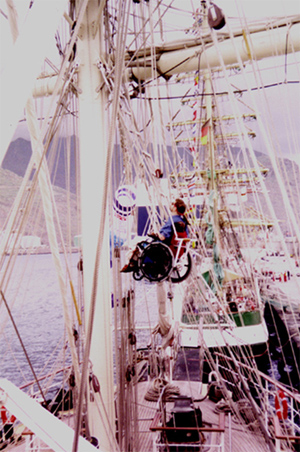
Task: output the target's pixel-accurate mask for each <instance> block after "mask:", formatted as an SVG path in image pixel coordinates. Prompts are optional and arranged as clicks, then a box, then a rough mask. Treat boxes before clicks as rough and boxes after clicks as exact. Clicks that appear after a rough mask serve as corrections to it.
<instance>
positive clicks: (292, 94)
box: [0, 0, 300, 162]
mask: <svg viewBox="0 0 300 452" xmlns="http://www.w3.org/2000/svg"><path fill="white" fill-rule="evenodd" d="M35 1H39V0H35ZM44 1H45V0H44ZM49 1H51V2H53V3H54V2H55V0H49ZM153 1H154V0H153ZM29 3H30V1H29V0H14V4H15V6H16V9H17V11H18V16H19V22H20V24H22V21H23V20H24V18H25V15H26V13H27V11H28V5H29ZM214 3H216V4H217V5H218V6H219V7H221V8H222V9H223V10H224V12H225V13H226V15H227V16H228V17H230V18H231V17H238V15H239V14H238V13H239V12H240V13H242V12H243V13H244V15H245V17H246V18H247V19H248V20H250V21H251V20H252V19H254V18H266V17H271V16H279V17H285V16H288V15H294V14H299V15H300V0H215V1H214ZM173 5H174V7H176V6H177V7H178V8H180V9H188V8H195V7H197V5H198V6H199V5H200V0H198V1H195V0H174V3H173ZM0 8H1V10H2V11H3V12H6V11H7V6H6V0H0ZM178 16H179V18H180V20H182V17H181V16H180V15H177V17H178ZM174 17H175V16H174ZM174 20H175V19H174ZM174 26H175V27H176V24H174ZM7 32H8V29H7V21H6V20H5V18H4V16H3V15H2V14H0V33H1V40H0V46H1V47H0V57H1V68H2V67H3V65H5V62H6V61H7V59H8V58H9V49H10V47H9V46H10V44H9V42H8V39H7ZM4 37H5V38H4ZM299 39H300V36H299ZM299 53H300V52H299ZM299 53H298V54H297V64H295V65H293V66H289V69H288V74H287V78H288V80H289V81H298V82H299V80H300V74H299V70H300V69H299V68H300V64H299V61H300V56H299ZM289 62H291V60H290V57H289ZM261 64H262V67H264V63H261ZM280 66H281V69H280ZM275 76H276V77H277V78H278V77H279V78H284V76H285V74H284V59H283V58H281V59H279V60H278V61H276V62H273V63H272V62H270V61H267V62H266V64H265V70H264V77H265V78H266V80H270V83H272V79H274V77H275ZM277 89H278V88H270V89H269V90H268V92H267V96H268V98H269V100H270V104H271V108H272V114H273V115H274V122H275V124H277V125H278V126H279V124H280V123H282V114H283V110H282V109H283V107H284V106H283V105H282V106H280V108H278V107H279V106H278V100H277V94H276V93H278V91H276V90H277ZM284 95H285V99H286V102H285V103H286V106H285V108H286V109H287V111H286V114H285V118H287V116H291V121H292V123H294V125H293V133H294V134H295V140H294V141H295V144H292V145H291V146H292V148H293V150H296V149H297V152H295V155H294V156H292V155H290V153H291V151H287V154H288V155H290V157H291V158H294V159H299V162H300V157H299V155H298V154H300V151H298V150H299V149H300V130H299V127H297V123H298V121H299V120H298V118H299V117H300V85H299V84H298V85H296V84H295V85H292V84H291V85H289V86H288V89H287V90H286V93H285V94H284ZM23 134H24V127H19V129H18V132H17V134H16V135H15V138H16V137H18V136H23ZM278 140H279V141H280V146H281V147H282V148H284V147H286V149H287V148H288V147H289V148H291V146H288V143H287V142H286V138H285V136H284V130H283V132H282V133H281V134H279V137H278ZM254 147H255V148H260V147H261V143H260V142H259V139H257V141H256V142H255V146H254Z"/></svg>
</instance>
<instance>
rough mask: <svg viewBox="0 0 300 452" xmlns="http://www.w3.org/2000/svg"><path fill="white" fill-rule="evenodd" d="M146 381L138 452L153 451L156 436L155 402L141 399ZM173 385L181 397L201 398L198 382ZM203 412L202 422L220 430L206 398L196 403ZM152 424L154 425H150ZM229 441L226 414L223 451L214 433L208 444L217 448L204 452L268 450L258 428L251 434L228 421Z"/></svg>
mask: <svg viewBox="0 0 300 452" xmlns="http://www.w3.org/2000/svg"><path fill="white" fill-rule="evenodd" d="M147 385H148V382H144V383H139V385H138V393H139V401H138V403H139V407H138V408H139V418H140V419H141V420H140V421H139V445H138V449H137V451H138V452H140V451H143V452H153V450H154V448H153V440H154V438H155V436H156V433H155V432H151V431H150V428H151V423H152V421H153V418H154V416H155V413H156V412H157V410H156V407H157V403H156V402H148V401H146V400H144V394H145V393H146V391H147ZM176 385H178V386H179V387H180V391H181V394H182V395H187V396H192V397H193V398H195V399H197V398H200V397H201V394H200V393H199V387H200V386H199V383H197V382H176ZM198 406H200V408H201V411H202V419H203V422H204V423H207V424H211V425H212V426H213V427H214V428H215V430H218V428H219V427H220V417H219V413H216V412H215V411H214V409H215V403H214V402H212V401H210V400H209V399H208V398H206V399H205V401H203V402H200V403H198ZM168 408H171V404H167V409H168ZM152 425H153V424H152ZM231 432H232V434H231V438H230V421H229V416H228V415H227V414H226V415H225V432H224V448H223V449H222V448H221V446H220V445H219V447H218V446H217V444H218V443H220V440H221V432H218V431H216V432H215V433H213V434H212V435H211V438H210V440H211V442H214V443H215V444H216V445H215V446H214V447H209V446H208V445H204V446H203V452H204V451H205V452H209V451H211V452H213V451H222V452H223V451H224V452H244V451H245V452H249V451H255V452H268V451H269V450H270V449H269V447H268V446H267V444H266V443H265V440H264V437H263V435H262V433H261V432H260V431H259V430H258V429H257V430H255V431H253V432H251V431H249V429H247V427H246V424H244V425H240V424H238V423H235V422H234V421H233V419H232V418H231Z"/></svg>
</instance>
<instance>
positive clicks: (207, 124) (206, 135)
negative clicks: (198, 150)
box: [201, 119, 209, 144]
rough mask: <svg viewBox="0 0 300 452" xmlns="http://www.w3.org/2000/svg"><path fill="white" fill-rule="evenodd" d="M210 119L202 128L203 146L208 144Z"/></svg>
mask: <svg viewBox="0 0 300 452" xmlns="http://www.w3.org/2000/svg"><path fill="white" fill-rule="evenodd" d="M208 129H209V119H208V120H207V121H206V122H205V123H204V124H203V126H202V127H201V144H207V137H208Z"/></svg>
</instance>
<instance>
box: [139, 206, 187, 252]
mask: <svg viewBox="0 0 300 452" xmlns="http://www.w3.org/2000/svg"><path fill="white" fill-rule="evenodd" d="M170 210H171V214H172V216H171V217H170V218H168V220H167V221H166V222H165V224H164V225H163V226H162V228H161V229H160V231H159V232H158V233H151V234H148V235H149V236H150V237H152V238H156V239H159V240H161V241H162V242H163V243H165V244H166V245H168V246H169V247H170V248H171V250H172V252H173V254H174V256H175V255H176V251H177V247H178V243H177V239H178V238H179V239H181V238H186V237H188V236H189V231H188V225H189V222H188V220H187V218H186V216H185V211H186V205H185V202H184V201H183V200H182V199H181V198H177V199H175V201H174V202H172V204H171V206H170ZM174 228H175V231H176V233H175V231H174ZM183 252H184V247H182V250H181V251H180V254H182V253H183ZM179 257H180V256H179Z"/></svg>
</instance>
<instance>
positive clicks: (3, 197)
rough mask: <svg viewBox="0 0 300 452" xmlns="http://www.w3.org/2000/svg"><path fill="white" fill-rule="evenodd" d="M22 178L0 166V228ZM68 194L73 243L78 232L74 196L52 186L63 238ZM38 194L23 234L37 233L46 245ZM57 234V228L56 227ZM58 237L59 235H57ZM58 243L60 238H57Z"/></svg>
mask: <svg viewBox="0 0 300 452" xmlns="http://www.w3.org/2000/svg"><path fill="white" fill-rule="evenodd" d="M22 180H23V178H22V177H20V176H18V175H17V174H15V173H13V172H12V171H9V170H7V169H3V168H0V229H1V230H2V229H5V224H4V222H5V221H6V218H7V216H8V214H9V211H10V209H11V208H12V205H13V202H14V200H15V197H16V195H17V193H18V190H19V188H20V186H21V183H22ZM67 196H69V200H70V201H69V206H70V215H69V216H70V224H71V234H70V240H71V244H72V245H73V237H74V236H75V235H77V234H78V228H77V227H78V219H77V214H78V211H77V206H76V196H75V194H73V193H70V194H68V193H67V191H66V190H64V189H62V188H60V187H57V186H55V187H54V198H55V200H56V206H57V210H58V216H59V218H60V228H61V230H62V234H63V236H64V240H66V238H67V237H68V235H67V234H68V230H69V227H68V223H69V219H68V218H69V217H68V213H67V211H66V205H67V204H66V200H67ZM40 205H41V202H40V194H39V192H38V193H37V195H36V197H35V199H34V202H33V206H32V208H31V213H30V216H29V219H28V221H27V222H26V226H25V230H24V235H37V236H38V237H41V239H42V245H48V244H49V243H48V236H47V232H46V226H45V218H44V214H43V212H42V209H41V207H40ZM57 234H58V228H57ZM58 237H59V235H58ZM58 241H59V243H60V239H59V238H58Z"/></svg>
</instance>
